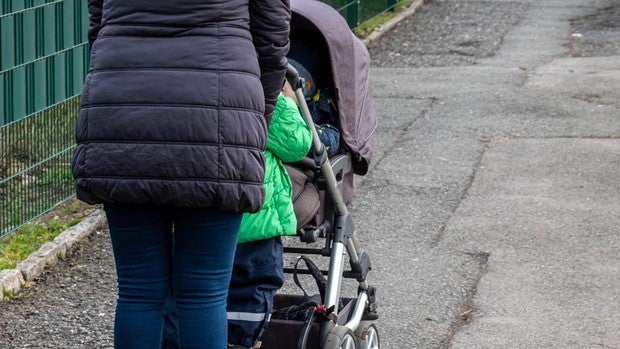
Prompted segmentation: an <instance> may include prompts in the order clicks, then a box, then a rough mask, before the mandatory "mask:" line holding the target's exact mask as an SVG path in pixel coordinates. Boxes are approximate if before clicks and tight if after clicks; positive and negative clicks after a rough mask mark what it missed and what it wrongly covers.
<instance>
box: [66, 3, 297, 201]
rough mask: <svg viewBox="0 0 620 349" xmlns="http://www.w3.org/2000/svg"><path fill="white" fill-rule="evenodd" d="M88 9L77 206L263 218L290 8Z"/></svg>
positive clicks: (168, 5) (117, 5) (141, 6)
mask: <svg viewBox="0 0 620 349" xmlns="http://www.w3.org/2000/svg"><path fill="white" fill-rule="evenodd" d="M88 3H89V6H88V7H89V12H90V19H91V23H90V28H89V40H90V42H91V45H92V50H91V63H90V64H91V65H90V72H89V74H88V76H87V77H86V81H85V83H84V88H83V93H82V109H81V111H80V113H79V117H78V124H77V129H76V141H77V147H76V150H75V154H74V156H73V174H74V177H75V182H76V186H77V196H78V198H79V199H81V200H83V201H86V202H88V203H101V202H111V203H134V204H142V203H155V204H162V205H172V206H177V207H211V208H219V209H222V210H226V211H240V212H254V211H257V210H258V209H259V208H260V206H261V204H262V202H263V196H264V193H263V187H262V182H263V176H264V168H263V167H264V155H263V152H262V151H263V149H264V148H265V145H266V123H267V122H268V119H269V117H270V115H271V112H272V110H273V106H274V104H275V101H276V98H277V95H278V92H279V90H280V88H281V87H282V81H283V77H284V72H285V64H286V58H285V56H286V54H287V52H288V34H289V22H290V9H289V3H288V0H89V2H88Z"/></svg>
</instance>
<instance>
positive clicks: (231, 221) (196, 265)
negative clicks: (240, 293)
mask: <svg viewBox="0 0 620 349" xmlns="http://www.w3.org/2000/svg"><path fill="white" fill-rule="evenodd" d="M104 209H105V212H106V215H107V219H108V226H109V228H110V237H111V240H112V247H113V251H114V258H115V262H116V272H117V277H118V301H117V306H116V317H115V322H114V346H115V348H131V349H135V348H145V349H147V348H148V349H151V348H159V347H161V341H162V330H163V324H164V306H165V303H166V299H167V297H168V295H169V293H170V290H171V289H174V295H175V300H176V306H177V312H178V326H179V342H180V344H181V347H182V348H184V349H185V348H213V349H220V348H221V349H223V348H226V337H227V325H226V297H227V294H228V285H229V283H230V277H231V271H232V263H233V258H234V253H235V247H236V241H237V233H238V231H239V224H240V222H241V214H240V213H228V212H222V211H218V210H208V209H197V208H172V207H164V206H155V205H119V204H106V205H104ZM173 227H174V239H175V241H174V245H173V244H172V237H173V235H172V229H173Z"/></svg>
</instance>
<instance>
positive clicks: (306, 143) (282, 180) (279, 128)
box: [237, 94, 312, 243]
mask: <svg viewBox="0 0 620 349" xmlns="http://www.w3.org/2000/svg"><path fill="white" fill-rule="evenodd" d="M311 144H312V132H311V131H310V129H309V128H308V126H307V125H306V122H305V121H304V119H303V118H302V116H301V114H300V113H299V109H298V108H297V105H296V104H295V101H293V99H291V98H289V97H285V96H284V95H282V94H280V95H279V96H278V101H277V103H276V106H275V110H274V112H273V117H272V119H271V123H270V124H269V129H268V130H267V149H266V150H265V181H264V182H263V185H264V187H265V201H264V202H263V206H262V207H261V209H260V211H258V212H256V213H253V214H252V213H244V214H243V219H242V220H241V228H240V230H239V238H238V240H237V241H238V242H239V243H243V242H248V241H254V240H262V239H268V238H272V237H276V236H282V235H295V234H296V229H297V220H296V218H295V211H294V210H293V201H292V185H291V180H290V178H289V176H288V173H287V172H286V169H285V168H284V165H283V162H294V161H298V160H301V159H303V158H304V157H305V156H306V155H307V154H308V151H309V150H310V146H311Z"/></svg>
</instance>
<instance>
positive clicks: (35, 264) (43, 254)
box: [0, 209, 106, 300]
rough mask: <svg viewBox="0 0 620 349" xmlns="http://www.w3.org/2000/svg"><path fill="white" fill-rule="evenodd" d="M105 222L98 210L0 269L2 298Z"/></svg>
mask: <svg viewBox="0 0 620 349" xmlns="http://www.w3.org/2000/svg"><path fill="white" fill-rule="evenodd" d="M105 223H106V220H105V214H104V212H103V210H101V209H97V210H95V212H93V213H91V214H90V215H89V216H88V217H86V218H85V219H84V220H83V221H81V222H80V223H78V224H76V225H74V226H73V227H71V228H69V229H67V230H65V231H63V232H62V233H60V234H59V235H58V236H57V237H56V238H55V239H54V240H52V241H49V242H46V243H45V244H43V246H41V247H40V248H39V249H38V250H37V251H36V252H34V253H32V254H31V255H30V256H28V258H26V259H25V260H23V261H21V262H19V263H18V264H17V266H16V267H15V269H5V270H2V271H1V272H0V287H1V289H2V291H3V292H2V294H0V300H3V299H4V297H5V295H4V293H5V292H9V293H10V294H16V293H18V292H19V291H20V290H21V288H22V287H23V286H24V285H25V284H26V283H27V282H30V281H34V280H36V279H37V278H39V276H41V274H42V273H43V271H44V270H45V268H46V267H48V266H52V265H55V264H56V263H58V260H59V259H60V258H63V257H61V256H64V255H67V254H68V253H70V252H71V251H72V250H73V249H74V248H75V246H76V244H77V243H78V242H80V240H83V239H84V238H86V237H88V236H90V235H91V234H92V233H93V232H95V231H96V230H97V229H100V228H102V227H103V226H104V225H105Z"/></svg>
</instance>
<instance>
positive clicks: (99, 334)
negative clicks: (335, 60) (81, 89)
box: [0, 0, 620, 349]
mask: <svg viewBox="0 0 620 349" xmlns="http://www.w3.org/2000/svg"><path fill="white" fill-rule="evenodd" d="M370 52H371V56H372V58H373V62H374V63H373V69H372V86H373V90H374V96H375V104H376V109H377V111H378V114H379V115H378V116H379V127H378V130H377V133H376V139H375V144H376V147H375V162H374V164H373V168H372V170H371V173H370V174H369V175H368V176H366V177H364V178H358V180H357V184H358V185H357V198H356V200H355V203H354V206H353V207H352V212H353V215H354V220H355V223H356V227H357V231H358V233H359V235H360V237H361V239H362V241H363V242H364V244H365V245H366V247H367V249H368V250H369V252H370V255H371V256H372V258H373V266H374V270H373V272H372V275H371V282H372V283H374V284H376V285H377V286H378V287H379V288H380V290H381V315H382V317H381V319H380V320H379V331H380V335H381V340H382V347H383V348H387V349H397V348H468V349H469V348H620V330H619V329H620V300H619V299H618V291H617V290H619V289H620V280H619V277H618V275H620V258H619V252H620V242H619V241H618V236H619V232H620V228H618V227H620V176H619V175H618V174H619V170H620V88H619V86H620V3H619V2H618V1H615V0H538V1H533V0H511V1H501V0H490V1H467V0H451V1H450V0H444V1H439V0H434V1H433V0H432V1H428V2H427V3H426V4H425V5H424V6H423V7H422V9H421V10H420V11H418V12H417V13H416V14H415V15H414V16H412V17H410V18H408V19H407V20H405V21H403V22H401V23H400V24H399V25H398V26H396V27H395V28H394V29H393V30H392V31H390V32H389V33H387V34H386V35H385V36H383V37H382V38H381V39H380V40H379V41H378V42H376V43H375V44H374V45H373V46H372V47H371V48H370ZM114 292H115V291H114V271H113V268H112V261H111V256H110V247H109V242H108V240H107V235H106V234H105V232H103V233H96V234H94V235H93V238H92V239H91V240H90V241H89V242H87V243H84V244H83V245H82V247H81V248H80V250H78V251H77V253H76V254H75V255H74V257H72V258H70V259H69V260H67V261H66V262H63V263H61V264H60V265H59V266H57V267H55V268H53V269H51V271H50V272H49V273H47V274H46V275H44V276H43V277H42V279H41V280H40V281H39V282H38V283H37V284H36V285H34V286H33V287H31V288H28V289H26V290H25V291H24V292H22V294H21V297H20V298H18V299H16V300H12V301H10V302H5V303H3V304H0V313H1V314H2V316H1V317H0V347H1V348H28V347H31V348H109V347H111V329H112V313H113V306H114Z"/></svg>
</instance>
